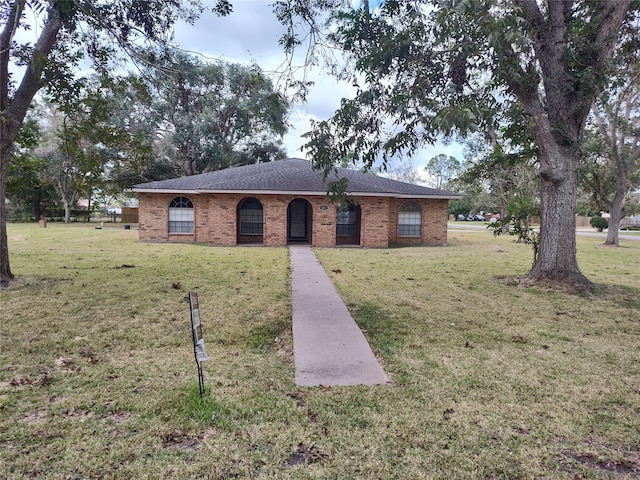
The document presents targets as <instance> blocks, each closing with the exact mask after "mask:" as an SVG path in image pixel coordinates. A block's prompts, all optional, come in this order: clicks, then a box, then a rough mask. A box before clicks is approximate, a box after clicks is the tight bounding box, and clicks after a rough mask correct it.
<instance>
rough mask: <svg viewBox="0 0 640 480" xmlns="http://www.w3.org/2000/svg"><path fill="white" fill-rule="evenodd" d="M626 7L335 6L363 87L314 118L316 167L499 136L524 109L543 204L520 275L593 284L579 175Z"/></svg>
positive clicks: (525, 2) (518, 3) (555, 1)
mask: <svg viewBox="0 0 640 480" xmlns="http://www.w3.org/2000/svg"><path fill="white" fill-rule="evenodd" d="M290 3H291V2H290ZM293 3H297V2H293ZM631 4H632V2H631V0H606V1H604V0H603V1H598V2H592V1H587V0H584V1H571V0H565V1H559V0H548V1H546V2H538V1H536V0H515V1H513V2H506V1H501V0H467V1H464V2H460V1H458V0H444V1H441V2H427V1H423V2H400V1H386V2H384V3H383V4H382V5H380V6H376V7H375V8H373V9H372V8H370V5H369V2H363V3H362V8H356V9H353V8H343V9H340V10H339V11H337V13H335V14H333V15H332V17H331V18H332V20H333V26H334V29H333V32H332V34H331V35H330V38H331V40H333V42H334V44H335V45H337V46H338V47H339V48H341V49H342V51H343V52H344V53H345V54H346V55H347V56H348V57H349V58H350V59H351V60H352V62H353V66H354V67H355V70H356V73H357V74H358V75H359V79H360V78H361V79H362V81H361V82H359V84H360V85H361V89H360V91H359V93H358V94H357V96H356V97H355V98H353V99H349V100H343V102H342V105H341V108H340V109H339V110H338V111H337V112H336V114H335V115H334V116H333V117H332V118H331V119H330V120H328V121H323V122H318V123H317V124H315V125H314V130H313V132H311V133H310V134H309V136H308V143H307V148H308V149H309V151H310V152H311V153H312V155H313V156H314V159H315V161H316V163H318V164H319V165H320V166H325V165H328V164H330V163H331V158H340V157H341V153H342V152H343V151H345V150H352V151H354V152H356V154H357V156H358V158H362V159H364V160H365V161H369V162H371V161H373V160H374V159H375V158H376V156H377V155H379V153H380V152H382V154H383V157H384V158H389V156H391V155H396V154H398V153H405V154H409V155H410V154H413V153H414V152H416V150H417V149H418V148H419V147H420V146H421V145H423V144H425V143H433V141H434V140H435V139H436V137H437V135H438V134H440V135H445V136H451V135H453V134H454V133H459V134H461V135H463V136H465V135H467V134H469V133H470V132H473V131H477V130H481V131H486V132H491V131H496V130H497V129H498V128H499V126H500V125H501V124H504V123H505V122H507V123H508V122H509V120H510V116H509V115H507V112H508V111H509V110H510V108H509V107H510V105H517V106H518V107H519V108H520V109H521V111H522V114H523V119H524V120H525V121H526V123H524V124H523V125H525V127H526V129H527V130H528V132H529V133H530V135H531V137H532V138H533V139H534V140H535V144H536V147H537V160H538V165H539V169H538V172H539V177H540V200H541V201H540V206H541V226H540V244H539V250H538V255H537V258H536V262H535V264H534V265H533V267H532V269H531V270H530V271H529V273H528V274H527V275H526V276H525V277H524V280H525V281H526V282H530V283H551V284H560V285H564V286H573V287H575V288H578V289H581V290H585V291H590V289H591V287H592V284H591V282H590V281H589V280H588V279H587V278H586V277H585V276H584V275H583V274H582V272H581V271H580V269H579V266H578V262H577V255H576V236H575V210H576V191H577V171H578V165H579V162H580V159H581V147H582V140H583V138H582V137H583V133H584V129H585V124H586V119H587V116H588V114H589V110H590V108H591V105H592V103H593V101H594V99H595V98H596V96H597V94H598V93H599V92H600V91H601V89H602V88H603V87H604V86H605V83H606V77H607V74H608V71H609V68H610V60H611V56H612V52H613V50H614V48H615V47H616V45H617V44H618V38H619V32H620V30H621V29H622V28H623V26H625V25H629V24H630V23H631V22H633V21H634V19H635V15H636V11H637V9H638V8H639V6H638V5H637V4H636V3H634V5H633V7H634V8H633V9H631ZM343 72H344V71H343ZM362 84H365V86H364V87H362ZM390 123H391V126H392V128H389V124H390ZM388 131H391V133H390V134H386V132H388Z"/></svg>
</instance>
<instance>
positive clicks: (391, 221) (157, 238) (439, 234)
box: [139, 193, 447, 247]
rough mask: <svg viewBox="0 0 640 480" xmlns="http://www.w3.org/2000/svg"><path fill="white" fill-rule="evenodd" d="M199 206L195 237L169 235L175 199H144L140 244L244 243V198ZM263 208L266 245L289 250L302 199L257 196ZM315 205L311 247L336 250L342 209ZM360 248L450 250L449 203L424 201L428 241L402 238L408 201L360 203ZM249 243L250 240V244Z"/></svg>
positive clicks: (212, 198) (315, 200) (201, 200)
mask: <svg viewBox="0 0 640 480" xmlns="http://www.w3.org/2000/svg"><path fill="white" fill-rule="evenodd" d="M185 196H187V197H188V198H189V199H190V200H191V201H192V202H193V206H194V232H193V234H169V232H168V223H169V218H168V213H169V203H170V202H171V200H172V199H173V198H174V197H176V195H175V194H163V193H157V194H154V193H140V194H139V200H140V207H139V220H140V240H141V241H148V242H206V243H209V244H211V245H219V246H230V245H236V244H237V243H238V236H237V230H238V205H239V204H240V202H241V201H242V200H243V199H245V198H247V195H242V194H216V195H213V194H211V195H210V194H200V195H185ZM254 198H257V199H258V200H259V201H260V202H261V203H262V206H263V215H264V231H263V235H262V237H259V236H258V237H255V240H258V241H260V240H261V241H262V243H263V244H264V245H267V246H281V245H286V244H287V234H288V232H287V206H288V205H289V203H290V202H291V201H292V200H294V199H296V198H302V197H298V196H296V195H255V196H254ZM304 198H305V200H307V201H308V203H309V212H308V213H309V218H310V223H309V224H308V226H307V228H308V230H309V235H310V240H311V244H312V245H313V246H318V247H333V246H335V245H336V234H335V233H336V205H335V204H331V203H329V201H328V199H327V198H326V197H325V196H323V195H321V196H320V195H319V196H308V197H304ZM356 200H357V201H358V204H359V205H360V210H361V215H360V219H361V224H360V245H362V246H365V247H387V246H389V245H412V244H426V245H446V243H447V223H446V220H447V200H427V199H420V200H417V202H418V203H419V204H420V206H421V208H422V223H423V227H422V236H421V237H419V238H411V237H398V210H399V208H400V206H401V205H402V203H403V202H404V201H405V200H401V199H393V198H389V197H360V198H357V199H356ZM245 240H246V239H245Z"/></svg>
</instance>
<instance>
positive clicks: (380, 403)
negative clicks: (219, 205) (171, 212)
mask: <svg viewBox="0 0 640 480" xmlns="http://www.w3.org/2000/svg"><path fill="white" fill-rule="evenodd" d="M8 231H9V248H10V254H11V262H12V270H13V271H14V273H15V274H16V275H17V277H18V278H17V281H16V282H14V283H13V284H12V286H11V287H10V288H9V289H5V290H0V478H8V479H22V478H41V479H49V478H51V479H85V478H87V479H95V478H105V479H129V478H149V479H174V478H175V479H188V478H211V479H218V478H220V479H227V478H282V479H289V478H292V479H295V478H300V479H304V478H321V479H328V478H330V479H392V478H399V479H421V478H428V479H431V478H434V479H458V478H459V479H478V478H496V479H497V478H505V479H518V478H521V479H532V478H544V479H554V478H557V479H564V478H571V479H573V478H607V479H611V478H619V479H631V478H638V477H639V476H640V433H639V432H640V241H635V240H634V241H631V240H630V241H624V240H623V241H622V244H623V245H624V247H622V248H619V249H614V248H608V247H603V246H601V245H600V244H601V243H602V241H603V240H602V239H599V238H592V237H578V257H579V262H580V265H581V268H582V270H583V272H584V273H585V274H586V275H587V277H589V278H590V279H591V280H593V281H594V282H596V283H598V284H602V285H604V286H603V287H602V288H601V289H600V292H599V293H598V294H597V295H596V296H595V298H592V299H586V298H582V297H579V296H575V295H571V294H567V293H561V292H557V291H547V290H545V289H541V288H529V289H523V288H520V287H518V286H516V285H515V282H514V281H513V279H514V278H515V276H517V275H519V274H523V273H525V272H526V271H527V270H528V268H529V266H530V263H531V250H530V248H529V247H527V246H524V245H519V244H515V243H513V241H512V239H511V238H508V237H500V238H494V237H493V236H492V235H491V234H490V233H488V232H484V231H478V232H466V231H454V232H450V238H449V240H450V245H449V246H448V247H445V248H439V247H438V248H435V247H434V248H422V247H413V248H398V249H380V250H370V249H356V248H342V249H318V250H316V254H317V255H318V258H319V259H320V260H321V262H322V263H323V265H324V266H325V269H326V270H327V271H328V272H329V275H330V276H331V278H332V279H333V281H334V284H335V285H336V287H337V289H338V291H339V292H340V294H341V295H342V297H343V299H344V300H345V303H346V304H347V306H348V307H349V308H350V310H351V312H352V314H353V315H354V318H355V319H356V320H357V321H358V323H359V325H360V326H361V327H362V329H363V330H364V331H365V334H366V335H367V338H368V339H369V341H370V344H371V346H372V348H373V349H374V351H375V352H376V354H377V355H378V357H379V358H380V360H381V363H382V364H383V366H384V368H385V371H386V372H387V374H388V375H389V377H390V378H391V380H392V383H391V384H390V385H387V386H376V387H331V388H302V387H297V386H296V385H295V384H294V382H293V379H294V365H293V353H292V352H293V349H292V338H291V300H290V288H291V287H290V283H289V271H288V251H287V250H286V249H285V248H254V247H245V248H210V247H206V246H201V245H175V244H171V245H169V244H143V243H139V242H138V241H137V231H135V230H124V229H122V228H121V227H120V228H115V227H114V228H105V229H102V230H97V229H95V228H93V226H88V225H82V224H77V225H60V224H49V226H48V228H46V229H40V228H38V227H37V225H26V224H11V225H9V226H8ZM189 290H196V291H197V292H198V294H199V299H200V309H201V317H202V321H203V334H204V338H205V348H206V351H207V354H208V355H209V357H210V361H209V362H207V363H205V364H204V374H205V383H206V384H207V386H208V389H209V391H208V392H207V395H206V397H205V400H204V401H203V402H200V399H199V397H198V382H197V375H196V366H195V362H194V359H193V349H192V344H191V330H190V322H189V307H188V303H187V301H186V299H185V297H186V295H187V292H188V291H189Z"/></svg>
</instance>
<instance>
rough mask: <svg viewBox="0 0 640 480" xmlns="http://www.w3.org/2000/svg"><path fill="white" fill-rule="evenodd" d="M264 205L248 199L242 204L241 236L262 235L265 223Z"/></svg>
mask: <svg viewBox="0 0 640 480" xmlns="http://www.w3.org/2000/svg"><path fill="white" fill-rule="evenodd" d="M262 213H263V209H262V203H260V200H258V199H256V198H247V199H245V200H244V201H243V202H242V203H241V204H240V235H262V232H263V225H264V222H263V220H262V218H263V215H262Z"/></svg>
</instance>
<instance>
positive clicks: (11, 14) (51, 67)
mask: <svg viewBox="0 0 640 480" xmlns="http://www.w3.org/2000/svg"><path fill="white" fill-rule="evenodd" d="M211 6H212V8H213V10H214V11H216V12H217V13H219V14H227V13H229V11H230V6H231V5H230V2H229V1H228V0H217V1H216V2H215V3H214V4H212V5H211ZM148 7H149V5H148V4H147V2H140V1H138V0H115V1H110V2H98V1H95V0H75V1H73V2H71V1H68V2H67V1H57V2H50V1H45V0H33V1H29V2H27V0H12V1H6V2H3V3H2V5H1V6H0V24H1V25H3V26H2V29H1V30H0V199H3V200H4V198H5V192H6V185H7V175H8V172H9V163H10V159H11V154H12V151H13V149H14V146H15V141H16V139H17V138H18V134H19V131H20V128H21V126H22V124H23V121H24V118H25V116H26V114H27V111H28V109H29V106H30V105H31V102H32V100H33V98H34V96H35V95H36V93H38V91H40V90H41V89H42V88H45V87H46V88H47V90H48V92H49V94H50V95H51V96H53V97H60V96H69V95H73V92H74V88H75V86H74V83H75V74H76V72H77V70H78V69H77V67H78V65H79V64H80V62H82V61H90V62H92V64H93V65H94V67H95V68H96V69H97V70H99V71H108V70H110V69H111V68H112V67H113V64H114V62H116V63H117V62H118V60H119V59H122V58H123V56H128V57H129V58H131V57H137V56H138V54H139V49H140V48H141V47H142V46H144V45H145V44H150V43H151V44H164V43H166V41H167V39H168V34H169V33H170V32H171V28H172V26H173V25H174V24H175V23H176V22H177V21H178V20H184V21H186V22H190V23H192V22H193V21H194V20H195V19H196V18H197V17H198V15H199V14H200V13H201V12H202V10H203V6H202V4H201V3H200V2H198V1H197V0H189V1H184V2H183V1H176V0H158V1H156V2H154V3H153V8H148ZM27 30H31V31H32V32H33V33H34V35H36V36H37V39H36V40H35V41H28V40H27V41H24V42H21V41H19V40H18V37H17V33H18V32H19V31H27ZM14 66H17V67H19V68H21V69H22V70H21V72H19V74H20V75H21V79H20V80H19V81H18V79H17V78H14V77H13V75H12V73H11V71H10V70H11V69H13V68H14ZM12 278H13V274H12V272H11V268H10V264H9V251H8V244H7V229H6V206H5V202H4V201H0V284H2V285H5V284H7V283H8V282H9V280H11V279H12Z"/></svg>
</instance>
